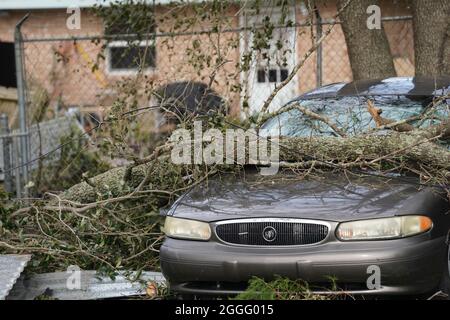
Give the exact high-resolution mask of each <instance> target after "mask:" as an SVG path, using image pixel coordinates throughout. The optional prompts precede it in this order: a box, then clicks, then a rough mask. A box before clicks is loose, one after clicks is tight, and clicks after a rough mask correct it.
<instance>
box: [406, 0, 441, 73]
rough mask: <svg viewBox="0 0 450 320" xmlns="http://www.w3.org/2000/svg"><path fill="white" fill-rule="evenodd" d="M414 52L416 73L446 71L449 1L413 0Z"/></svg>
mask: <svg viewBox="0 0 450 320" xmlns="http://www.w3.org/2000/svg"><path fill="white" fill-rule="evenodd" d="M412 4H413V28H414V54H415V65H416V76H436V75H439V74H448V73H450V70H449V67H450V62H449V61H448V60H446V59H448V58H449V54H450V49H449V48H448V46H449V45H450V40H448V39H447V38H448V35H447V32H448V28H449V21H450V2H449V1H448V0H413V2H412Z"/></svg>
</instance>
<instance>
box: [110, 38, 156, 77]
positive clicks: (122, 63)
mask: <svg viewBox="0 0 450 320" xmlns="http://www.w3.org/2000/svg"><path fill="white" fill-rule="evenodd" d="M108 57H109V70H110V71H138V70H139V68H143V69H144V70H148V69H153V68H155V67H156V48H155V45H154V40H144V41H133V42H130V41H112V42H110V43H109V44H108Z"/></svg>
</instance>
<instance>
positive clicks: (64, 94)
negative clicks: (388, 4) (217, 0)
mask: <svg viewBox="0 0 450 320" xmlns="http://www.w3.org/2000/svg"><path fill="white" fill-rule="evenodd" d="M161 10H162V9H161ZM163 11H164V10H163ZM167 11H168V9H166V10H165V11H164V12H165V16H166V17H167V15H168V14H167ZM169 11H170V10H169ZM242 12H243V11H242ZM242 12H239V8H237V7H236V6H233V5H230V6H229V8H228V9H227V11H226V12H224V14H223V17H221V19H223V21H225V22H224V23H222V24H221V27H220V28H218V27H217V25H214V24H212V23H211V22H206V21H203V22H201V21H200V22H201V23H199V21H198V20H199V19H200V18H199V13H198V12H197V13H196V12H195V10H194V9H186V10H185V11H183V19H185V20H187V21H189V19H191V18H192V19H193V18H195V19H197V20H196V24H195V27H192V26H191V27H189V28H183V27H174V25H176V23H177V22H176V21H175V20H174V21H170V20H164V21H163V20H162V19H158V14H160V12H159V11H158V10H156V11H155V25H154V30H150V31H151V32H149V33H148V34H145V35H144V36H136V35H135V34H132V32H131V31H129V29H126V28H123V27H121V24H120V22H117V23H115V24H114V23H113V25H114V26H115V28H108V25H105V23H104V21H103V20H102V18H101V17H99V16H98V15H96V14H95V13H93V12H91V11H86V12H85V13H83V16H82V18H83V20H82V25H81V29H79V30H71V31H69V32H68V30H67V28H66V26H65V23H64V22H65V20H64V19H65V18H66V17H67V15H66V14H65V13H64V12H56V11H55V13H54V15H53V16H52V15H51V12H49V13H46V16H42V15H37V16H36V17H34V18H33V17H32V18H30V19H29V20H28V21H25V23H24V25H23V27H22V33H21V35H22V37H21V38H20V41H21V43H20V47H21V55H22V63H23V70H24V77H23V83H24V84H25V88H26V109H27V113H28V116H27V119H28V126H32V125H33V128H34V129H33V130H35V131H33V132H39V136H40V137H41V138H40V140H39V143H38V144H39V148H38V149H39V150H40V152H38V153H36V149H35V147H34V146H33V147H31V151H29V152H30V155H29V159H30V161H31V162H33V161H34V160H36V159H38V158H40V157H43V156H44V157H48V156H49V154H50V153H52V152H51V150H50V149H52V148H51V147H55V146H56V145H57V144H58V142H57V141H56V140H55V139H53V138H48V136H50V137H56V136H57V137H58V139H61V134H60V133H63V132H65V131H66V129H65V128H66V125H63V124H62V122H60V121H59V120H58V122H55V123H57V124H58V125H56V126H50V125H48V126H47V125H45V126H43V125H39V126H36V125H35V124H36V123H39V122H42V121H50V122H51V121H53V120H52V119H59V118H60V117H61V116H65V115H67V114H75V115H76V116H75V117H72V118H71V119H77V122H78V123H79V124H80V125H81V130H84V131H85V133H86V136H91V137H92V138H95V137H94V135H93V131H94V130H93V129H95V128H96V127H97V126H98V125H99V124H100V123H102V122H103V121H104V120H105V117H106V116H107V115H108V114H109V113H110V112H111V110H114V108H115V107H117V103H118V101H127V102H129V100H133V102H132V103H131V102H130V104H132V105H133V108H135V109H138V110H139V109H145V108H148V107H150V106H153V105H155V103H158V101H155V99H156V100H158V95H157V94H155V93H160V92H161V88H166V87H167V86H170V85H173V84H183V83H184V84H185V83H195V84H198V85H203V86H204V87H206V88H208V89H211V90H213V92H214V93H215V94H217V95H218V96H220V98H221V101H224V102H225V103H226V105H227V110H228V113H229V114H231V115H232V116H242V115H245V114H247V116H248V115H251V114H252V113H255V112H258V110H259V109H260V108H261V106H262V104H263V103H264V101H265V100H266V99H267V98H268V97H269V95H270V94H271V92H272V91H273V89H274V88H275V87H276V86H277V85H278V84H279V83H281V82H282V81H283V80H285V79H286V78H287V76H288V75H289V73H290V72H291V71H292V69H293V68H294V66H295V65H296V64H297V63H299V61H301V59H302V58H303V56H304V55H305V53H306V52H307V51H308V50H309V49H310V48H311V46H312V44H313V42H314V41H315V39H317V38H318V37H320V35H321V34H322V33H324V31H325V30H326V29H327V28H329V27H330V25H331V24H333V23H334V22H333V21H329V20H326V19H323V20H322V19H321V18H320V16H317V17H315V18H314V19H313V24H310V23H309V22H308V20H307V17H300V16H299V13H298V12H297V11H293V12H288V13H287V14H285V13H282V12H278V11H276V10H271V11H270V12H260V13H259V14H255V13H254V12H252V11H248V12H246V13H245V14H244V13H242ZM286 15H287V17H288V19H291V21H293V23H291V24H289V23H288V24H283V25H278V24H277V21H279V20H280V19H282V18H283V19H286ZM266 17H270V18H271V19H273V21H274V23H273V24H272V25H271V26H272V27H273V30H272V32H271V35H272V38H271V39H270V40H269V41H266V43H265V46H264V48H263V49H261V48H259V49H255V43H257V42H258V41H261V34H259V30H265V28H267V21H266ZM210 18H211V17H210ZM161 21H162V22H161ZM167 21H169V22H167ZM192 25H194V23H192ZM383 26H384V29H385V31H386V35H387V38H388V41H389V44H390V47H391V52H392V56H393V59H394V64H395V68H396V71H397V74H398V75H399V76H413V75H414V56H413V52H414V50H413V30H412V19H411V17H409V16H396V17H384V18H383ZM130 33H131V34H130ZM280 52H282V53H283V55H282V56H280ZM351 80H352V72H351V68H350V63H349V57H348V52H347V47H346V43H345V38H344V34H343V31H342V28H341V26H340V24H339V23H336V25H335V26H334V28H333V31H332V32H331V33H330V34H329V36H328V37H327V38H326V39H325V40H324V42H323V43H322V44H321V45H320V47H319V49H318V50H316V51H315V52H314V53H313V54H312V55H311V57H310V58H309V59H307V61H306V62H305V64H304V65H303V67H302V68H301V69H300V71H299V72H298V74H296V75H295V77H294V78H293V79H292V81H290V83H289V84H288V85H286V87H284V88H283V89H282V90H281V91H280V92H279V94H278V95H277V97H276V98H275V99H274V100H273V101H272V104H271V108H272V109H276V108H278V107H280V106H281V105H283V104H284V103H286V102H287V101H289V100H291V99H292V98H294V97H296V96H298V95H300V94H302V93H304V92H306V91H309V90H311V89H314V88H316V87H318V86H321V85H326V84H330V83H334V82H341V81H351ZM199 88H201V87H199ZM159 102H160V101H159ZM124 111H126V110H124ZM55 121H56V120H55ZM50 122H47V123H48V124H50ZM133 126H135V127H136V128H130V130H133V129H137V130H138V131H139V133H138V135H140V136H152V135H156V134H157V132H158V130H159V129H160V123H159V122H158V115H157V114H155V113H154V112H153V113H152V112H146V113H142V114H140V115H139V117H138V119H137V120H136V123H135V124H133ZM44 128H46V129H45V130H43V129H44ZM50 128H51V129H50ZM56 132H58V133H57V134H56ZM29 134H30V135H31V136H33V135H34V133H31V130H30V133H29ZM3 140H4V139H3ZM31 140H33V139H31ZM133 141H134V145H133V143H129V144H130V145H133V146H132V147H133V148H135V149H136V152H137V154H139V155H141V154H142V152H143V151H142V148H143V147H145V144H143V143H142V140H138V139H136V138H135V137H134V140H133ZM29 143H30V144H32V145H36V144H35V143H34V142H29ZM12 162H14V163H12V164H11V165H12V167H14V166H17V165H20V160H17V159H16V160H12ZM94 163H95V162H94ZM29 169H30V170H31V171H34V170H35V169H36V168H35V167H33V166H29ZM87 169H89V168H87ZM77 179H78V180H79V179H80V177H77ZM71 182H72V183H73V182H74V181H71ZM19 184H20V183H19ZM22 184H23V185H26V184H28V182H26V181H22Z"/></svg>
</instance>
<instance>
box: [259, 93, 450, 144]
mask: <svg viewBox="0 0 450 320" xmlns="http://www.w3.org/2000/svg"><path fill="white" fill-rule="evenodd" d="M367 99H370V100H372V101H373V102H374V104H375V106H376V107H377V108H380V109H381V110H382V116H383V117H385V118H389V119H393V120H396V121H398V120H402V119H407V118H410V117H412V116H416V115H420V114H421V113H423V112H425V111H426V110H430V109H427V108H426V107H427V106H429V105H430V102H431V100H430V99H426V98H422V99H418V98H416V99H414V100H411V99H409V98H407V97H405V96H376V97H370V98H368V97H358V96H347V97H337V98H320V99H311V100H299V101H298V103H299V104H301V105H302V106H303V107H305V108H308V109H310V110H312V111H314V112H315V113H318V114H320V115H324V116H326V117H328V118H329V119H330V120H331V121H332V122H334V123H335V124H336V125H337V126H338V127H340V128H341V129H342V130H343V131H344V132H345V133H346V134H348V135H355V134H358V133H362V132H365V131H367V130H369V129H371V128H375V123H374V121H373V120H372V117H371V116H370V114H369V113H368V111H367ZM429 113H430V114H431V115H432V116H431V117H430V118H429V119H427V120H423V121H416V122H415V123H414V122H411V124H413V125H416V126H418V127H426V126H429V125H431V124H435V123H438V122H439V121H440V120H439V119H443V118H444V117H448V116H449V114H450V113H449V101H448V100H443V101H440V103H438V104H437V103H435V105H434V107H433V109H432V111H431V112H429ZM260 135H262V136H292V137H308V136H317V135H335V133H334V132H333V130H332V129H331V128H330V127H329V126H328V125H327V124H325V123H323V122H321V121H319V120H315V119H311V118H309V117H306V116H304V115H303V113H302V112H300V111H299V110H297V109H293V110H289V111H286V112H284V113H281V114H279V115H278V116H275V117H273V118H271V119H269V120H267V121H266V122H265V123H264V124H263V125H262V126H261V128H260Z"/></svg>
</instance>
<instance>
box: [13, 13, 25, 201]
mask: <svg viewBox="0 0 450 320" xmlns="http://www.w3.org/2000/svg"><path fill="white" fill-rule="evenodd" d="M28 16H29V14H26V15H25V16H24V17H23V18H22V19H21V20H20V21H19V22H18V23H17V24H16V28H15V30H14V49H15V58H16V77H17V96H18V103H19V125H20V133H21V134H22V135H21V137H20V160H21V163H20V165H21V168H22V184H23V185H26V184H27V183H28V162H29V139H28V129H27V127H28V125H27V112H26V91H25V79H24V70H23V56H22V53H23V42H22V33H21V31H20V28H21V27H22V24H23V23H24V22H25V20H26V19H28ZM16 179H19V177H16ZM22 196H23V197H27V189H26V188H23V194H22V195H20V194H17V197H22Z"/></svg>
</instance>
